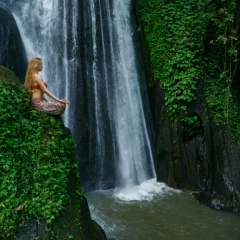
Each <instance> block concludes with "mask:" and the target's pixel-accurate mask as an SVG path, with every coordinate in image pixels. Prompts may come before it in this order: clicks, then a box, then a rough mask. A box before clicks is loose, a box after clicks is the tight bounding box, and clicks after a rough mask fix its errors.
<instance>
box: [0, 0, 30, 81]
mask: <svg viewBox="0 0 240 240" xmlns="http://www.w3.org/2000/svg"><path fill="white" fill-rule="evenodd" d="M0 65H3V66H5V67H7V68H9V69H11V70H12V71H13V72H15V74H16V75H17V77H18V78H19V79H20V81H21V82H22V83H23V82H24V78H25V73H26V69H27V58H26V53H25V48H24V45H23V42H22V39H21V36H20V33H19V30H18V27H17V24H16V21H15V19H14V17H13V15H12V13H11V11H10V10H9V9H8V8H7V7H6V6H5V5H4V4H3V3H0Z"/></svg>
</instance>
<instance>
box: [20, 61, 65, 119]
mask: <svg viewBox="0 0 240 240" xmlns="http://www.w3.org/2000/svg"><path fill="white" fill-rule="evenodd" d="M42 68H43V67H42V60H41V58H32V59H31V60H30V62H29V64H28V69H27V73H26V77H25V83H24V85H25V87H26V88H27V89H28V90H29V91H30V95H31V104H32V107H33V109H37V110H39V111H40V112H44V113H48V114H50V115H55V116H59V115H62V114H63V113H64V110H65V107H66V104H69V103H68V102H67V100H66V99H61V100H60V99H58V98H57V97H56V96H54V95H53V94H52V93H51V92H49V91H48V90H47V83H46V82H43V80H42V79H41V77H40V76H39V75H38V72H40V71H41V70H42ZM44 94H47V95H48V96H49V97H50V98H52V99H54V100H56V101H52V100H51V101H47V100H46V98H45V97H44Z"/></svg>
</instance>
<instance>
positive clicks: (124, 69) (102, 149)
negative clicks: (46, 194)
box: [0, 0, 155, 189]
mask: <svg viewBox="0 0 240 240" xmlns="http://www.w3.org/2000/svg"><path fill="white" fill-rule="evenodd" d="M0 1H1V0H0ZM7 5H8V7H9V8H10V9H12V12H13V14H14V16H15V19H16V21H17V23H18V27H19V29H20V33H21V36H22V39H23V42H24V44H25V48H26V52H27V57H28V59H30V58H32V57H35V56H37V57H41V58H42V59H43V71H42V73H41V74H42V77H43V79H44V80H45V81H47V82H48V83H49V88H50V91H52V92H53V93H54V94H55V95H56V96H58V97H59V98H63V97H66V98H68V100H69V101H70V102H71V104H70V105H69V106H67V110H66V112H65V113H64V115H63V118H64V122H65V124H66V125H67V126H68V127H69V128H70V129H71V131H72V133H73V135H74V137H75V140H76V143H77V145H78V146H77V151H78V158H79V161H80V164H79V166H80V167H79V169H80V176H81V177H82V184H83V185H84V186H86V189H106V188H109V187H111V188H113V187H116V186H120V187H122V188H131V187H133V186H135V185H138V184H140V183H142V182H143V181H145V180H147V179H150V178H152V177H154V176H155V171H154V159H153V153H152V151H153V150H152V136H151V135H150V133H151V126H150V124H149V114H148V111H147V110H146V106H147V103H146V101H147V99H146V97H145V96H146V87H145V83H144V82H145V78H144V74H142V70H141V69H140V68H139V67H140V65H141V60H139V59H138V58H137V56H136V47H135V40H136V38H135V36H136V34H135V35H134V31H136V29H135V30H134V28H136V26H135V25H134V24H135V22H134V17H133V16H134V15H133V12H132V7H131V0H114V1H111V2H109V1H108V0H98V1H96V0H89V1H83V0H72V1H68V0H62V1H60V0H36V1H34V3H33V2H32V1H25V0H19V1H17V2H15V1H9V3H8V4H7ZM82 102H84V104H85V105H84V104H83V103H82ZM79 108H81V109H79ZM84 114H85V115H86V122H87V124H85V125H87V134H86V135H87V137H86V139H85V143H84V144H85V146H87V150H86V149H83V147H82V146H81V143H82V142H83V141H84V140H82V139H81V137H79V136H81V134H82V133H81V131H82V129H81V128H80V127H79V122H80V120H79V119H81V116H80V115H84ZM81 121H82V120H81ZM86 142H88V144H87V145H86ZM84 152H87V154H85V153H84ZM85 155H87V156H85ZM84 156H85V157H84ZM82 159H83V160H82ZM93 176H94V177H93Z"/></svg>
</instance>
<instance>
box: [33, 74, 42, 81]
mask: <svg viewBox="0 0 240 240" xmlns="http://www.w3.org/2000/svg"><path fill="white" fill-rule="evenodd" d="M33 79H34V80H35V81H39V80H42V79H41V77H40V76H39V75H38V74H37V73H34V74H33Z"/></svg>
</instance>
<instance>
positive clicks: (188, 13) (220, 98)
mask: <svg viewBox="0 0 240 240" xmlns="http://www.w3.org/2000/svg"><path fill="white" fill-rule="evenodd" d="M137 8H138V12H139V15H140V19H141V27H140V30H144V34H145V39H146V44H147V45H148V46H149V50H150V60H151V66H152V69H153V74H154V79H155V81H157V82H159V84H160V85H161V87H162V89H163V90H164V94H165V103H164V104H165V107H166V110H167V113H168V117H169V118H170V120H172V121H174V120H175V119H176V116H177V114H178V113H180V112H182V113H185V114H187V110H188V106H189V105H190V104H191V103H192V102H193V101H194V100H195V96H196V90H197V85H196V84H197V81H199V80H201V81H203V82H204V86H205V96H206V103H207V109H208V111H209V113H210V115H211V117H212V118H213V120H214V121H215V122H216V123H217V124H221V125H227V126H229V127H230V128H231V130H232V131H234V133H235V136H237V137H239V136H240V129H239V127H238V126H239V125H240V124H239V123H240V117H239V110H238V105H237V101H236V98H235V97H234V94H233V91H232V84H233V82H234V79H235V78H236V72H237V69H238V61H239V57H238V51H239V43H240V42H239V20H240V4H239V3H238V2H237V1H235V0H221V1H218V0H187V1H181V0H149V1H144V0H137ZM150 84H152V83H150Z"/></svg>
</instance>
